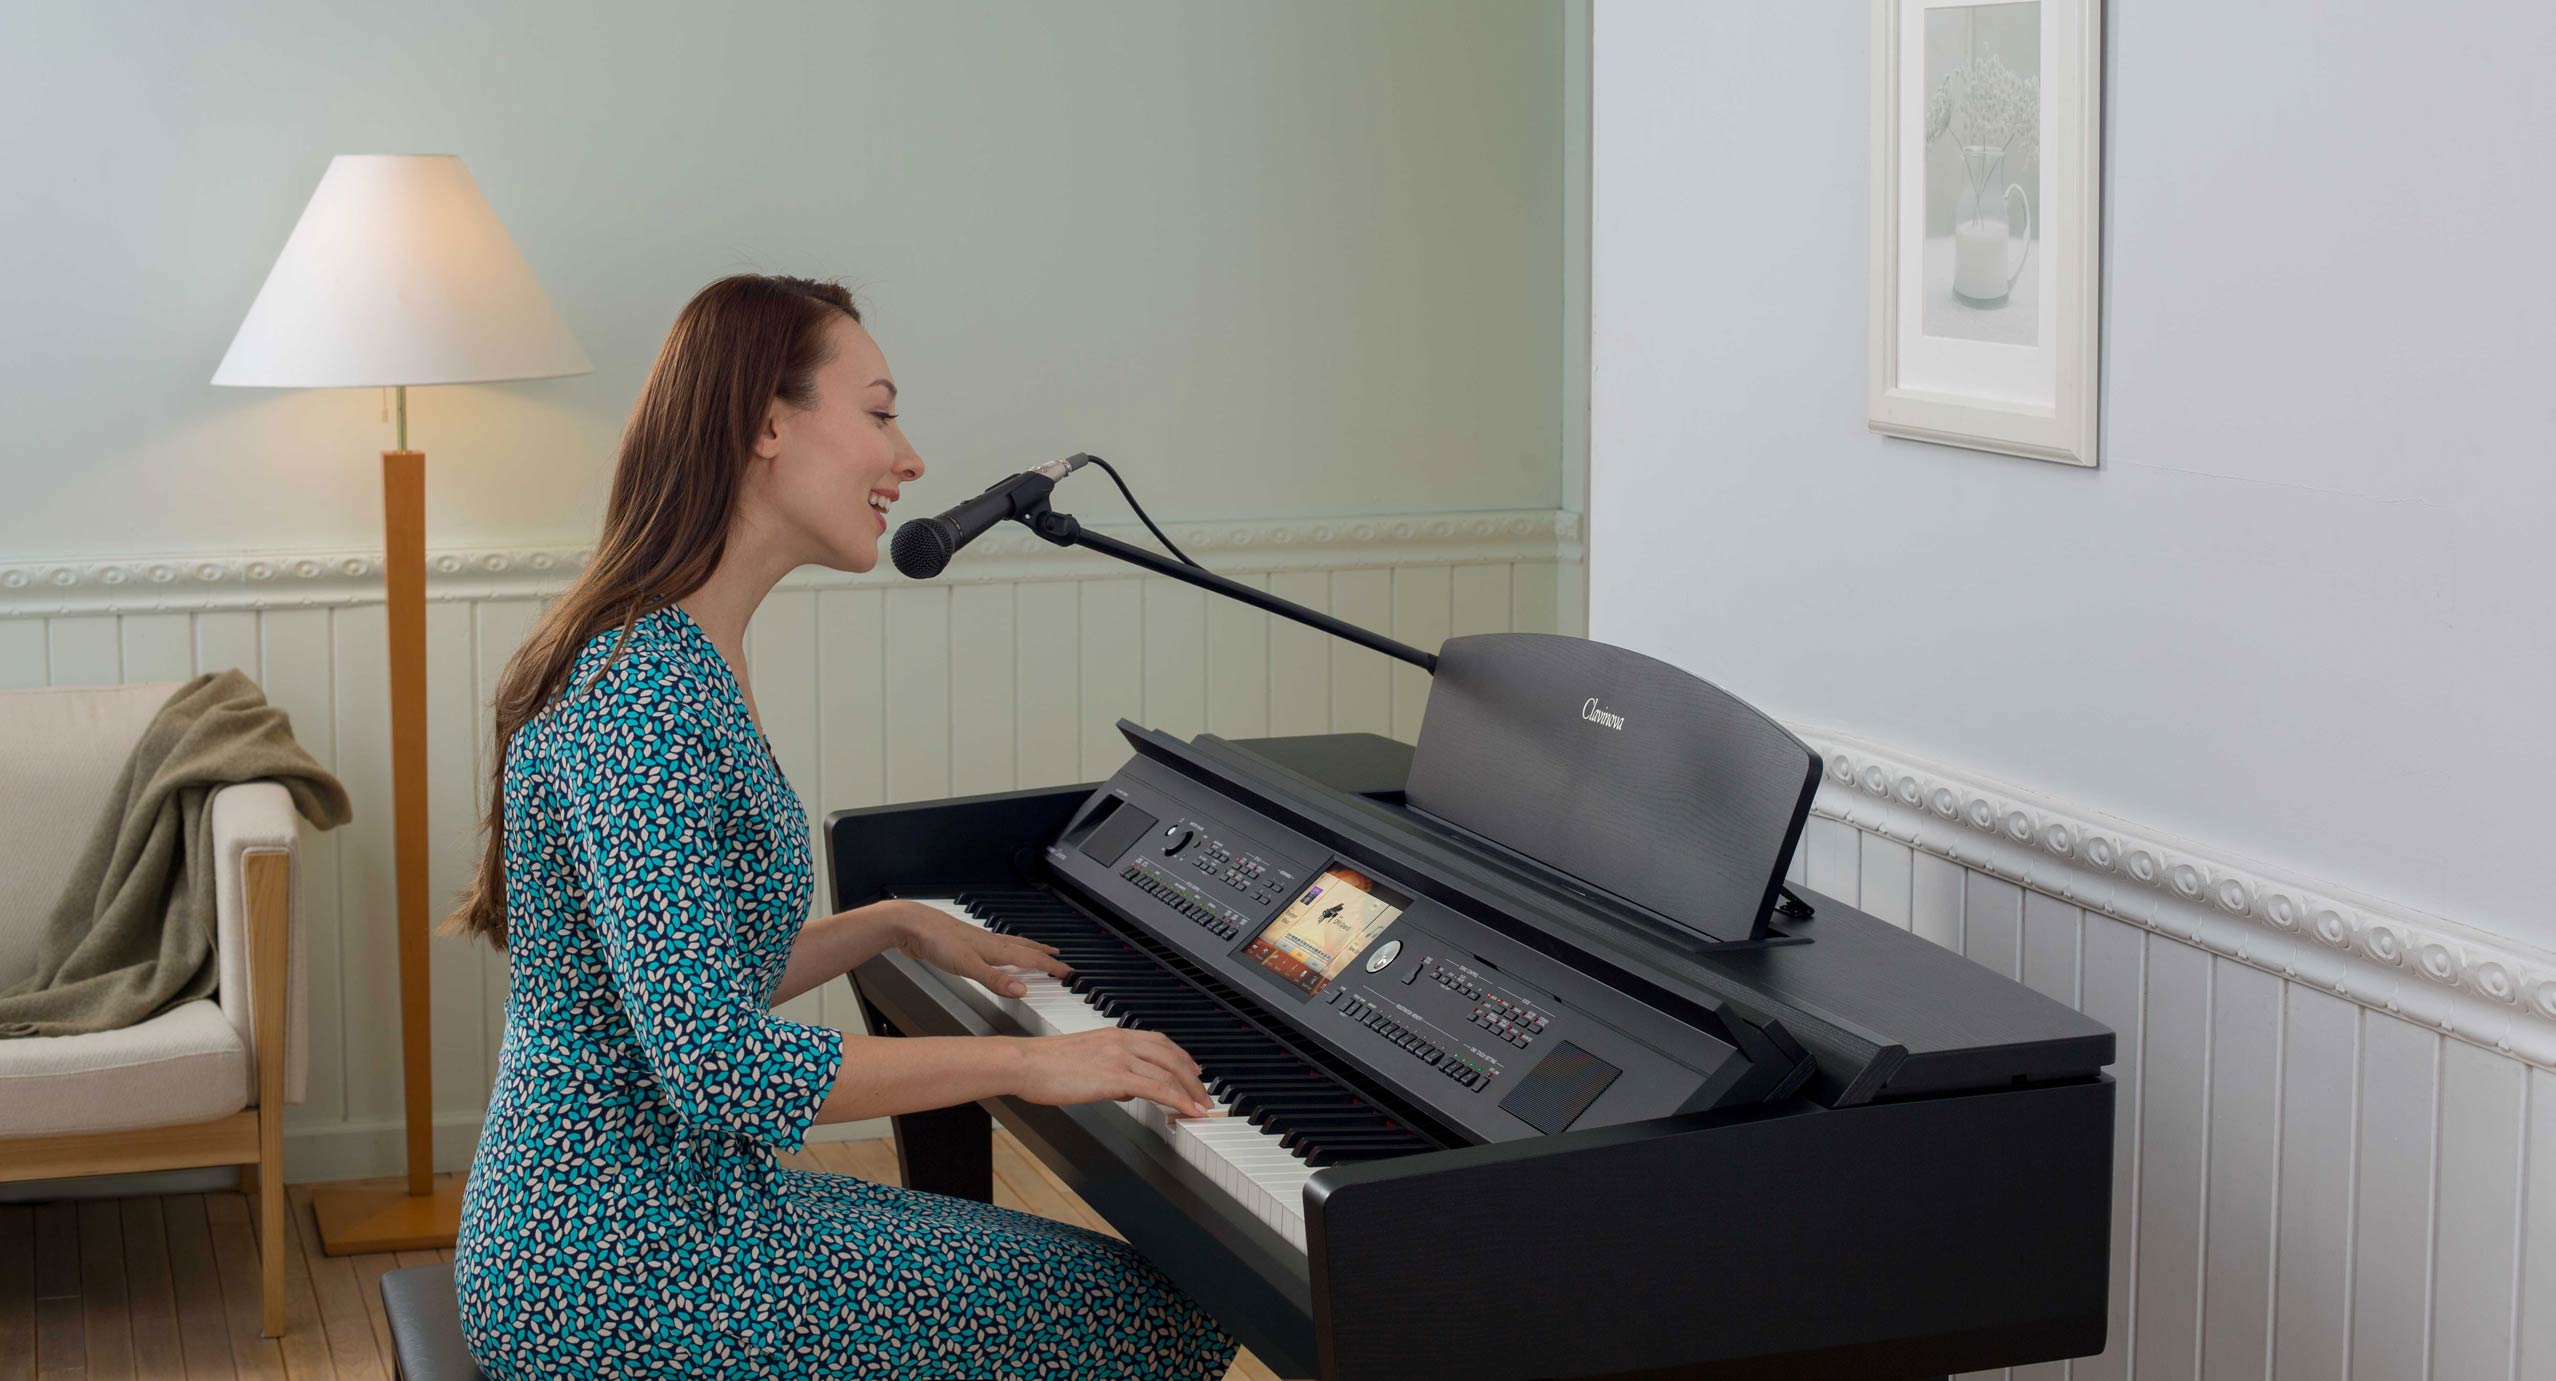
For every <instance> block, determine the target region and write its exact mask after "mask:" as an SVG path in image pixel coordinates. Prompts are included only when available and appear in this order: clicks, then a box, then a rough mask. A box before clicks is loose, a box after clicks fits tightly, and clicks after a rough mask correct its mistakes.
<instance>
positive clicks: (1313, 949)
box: [1243, 863, 1411, 997]
mask: <svg viewBox="0 0 2556 1381" xmlns="http://www.w3.org/2000/svg"><path fill="white" fill-rule="evenodd" d="M1409 905H1411V899H1410V898H1409V897H1406V896H1403V895H1401V894H1400V893H1397V892H1395V891H1394V890H1393V889H1391V888H1389V887H1386V886H1385V885H1384V884H1382V883H1380V882H1378V881H1376V880H1375V879H1374V878H1371V877H1369V876H1367V875H1366V874H1364V873H1361V872H1359V871H1358V870H1356V869H1354V868H1348V867H1343V866H1341V865H1339V864H1336V863H1335V864H1333V865H1332V866H1331V867H1329V868H1326V869H1324V870H1323V872H1322V876H1320V877H1318V878H1315V879H1314V880H1313V881H1312V882H1310V883H1308V884H1306V886H1305V890H1304V891H1303V892H1301V893H1298V894H1297V896H1296V899H1295V900H1294V901H1291V902H1289V903H1287V909H1286V910H1284V911H1281V912H1279V913H1278V916H1277V919H1275V920H1273V921H1271V922H1270V923H1269V924H1268V925H1265V926H1263V927H1261V930H1260V933H1259V934H1257V935H1254V936H1253V937H1251V943H1250V944H1248V945H1245V946H1244V947H1243V955H1244V957H1245V958H1248V959H1250V960H1251V961H1252V962H1253V963H1256V964H1258V965H1260V966H1261V967H1262V968H1265V969H1267V970H1269V971H1270V972H1271V973H1274V974H1276V975H1278V976H1279V977H1280V978H1283V979H1285V980H1286V981H1287V982H1289V983H1290V984H1293V985H1294V986H1295V987H1296V988H1298V989H1299V990H1301V991H1302V992H1303V993H1304V994H1305V996H1307V997H1311V996H1313V995H1314V994H1316V993H1319V992H1321V991H1322V990H1323V988H1324V987H1326V986H1328V985H1329V984H1330V982H1331V980H1333V979H1334V978H1337V977H1339V976H1340V974H1341V971H1342V970H1344V969H1346V968H1348V967H1349V965H1350V964H1351V963H1353V962H1354V961H1356V959H1357V958H1358V956H1359V954H1360V953H1362V952H1363V951H1364V950H1365V949H1366V948H1367V945H1368V944H1369V943H1370V942H1371V941H1373V940H1374V939H1375V938H1376V937H1377V936H1379V935H1381V934H1383V933H1384V931H1385V928H1386V927H1387V926H1390V925H1392V924H1393V923H1394V920H1395V918H1396V917H1399V916H1400V915H1401V914H1402V910H1403V908H1404V907H1407V906H1409Z"/></svg>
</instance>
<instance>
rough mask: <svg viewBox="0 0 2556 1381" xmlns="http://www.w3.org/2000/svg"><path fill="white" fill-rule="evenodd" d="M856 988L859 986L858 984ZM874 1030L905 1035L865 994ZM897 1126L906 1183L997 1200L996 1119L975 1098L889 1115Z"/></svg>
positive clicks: (982, 1200)
mask: <svg viewBox="0 0 2556 1381" xmlns="http://www.w3.org/2000/svg"><path fill="white" fill-rule="evenodd" d="M855 986H856V987H857V985H855ZM861 1015H862V1017H863V1018H864V1019H865V1020H867V1021H868V1022H869V1026H870V1032H871V1034H873V1035H879V1036H902V1035H904V1034H905V1033H904V1032H903V1031H900V1030H898V1029H897V1028H896V1025H895V1023H893V1022H891V1021H889V1020H888V1019H887V1017H886V1015H885V1014H883V1013H881V1012H880V1011H879V1009H878V1008H876V1007H873V1006H871V1005H870V1000H869V999H868V998H867V997H864V998H862V999H861ZM888 1122H889V1125H891V1126H893V1127H894V1128H895V1129H896V1168H897V1172H898V1174H900V1175H901V1176H903V1177H904V1180H905V1187H906V1188H908V1189H921V1190H926V1191H928V1192H930V1193H934V1194H947V1195H949V1196H950V1197H952V1198H955V1199H974V1200H975V1201H977V1202H978V1203H980V1204H990V1203H992V1202H994V1120H993V1119H992V1118H991V1117H988V1116H987V1115H986V1112H985V1109H983V1108H980V1107H978V1106H977V1105H975V1104H974V1103H963V1104H961V1105H959V1106H958V1107H955V1108H934V1109H933V1110H931V1111H930V1112H913V1113H907V1114H905V1115H904V1116H902V1117H891V1118H889V1119H888Z"/></svg>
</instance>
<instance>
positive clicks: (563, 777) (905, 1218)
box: [453, 605, 1234, 1381]
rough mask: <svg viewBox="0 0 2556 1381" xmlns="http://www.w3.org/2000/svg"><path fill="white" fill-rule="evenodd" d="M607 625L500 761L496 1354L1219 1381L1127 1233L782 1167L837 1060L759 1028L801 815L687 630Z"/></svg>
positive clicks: (572, 1371) (549, 1363) (469, 1299)
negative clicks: (504, 983)
mask: <svg viewBox="0 0 2556 1381" xmlns="http://www.w3.org/2000/svg"><path fill="white" fill-rule="evenodd" d="M618 633H619V630H617V629H610V630H606V631H605V632H603V633H600V634H598V635H596V636H595V637H594V638H593V639H592V640H591V641H589V642H588V643H587V645H586V646H585V647H584V648H583V649H581V651H580V653H579V656H578V661H577V670H576V675H575V678H574V679H573V680H572V681H571V683H570V686H569V689H568V690H566V691H564V692H563V693H562V694H561V695H560V696H559V697H558V698H557V699H555V700H554V701H552V703H551V704H550V705H549V706H547V707H546V708H545V709H544V710H543V711H542V712H541V713H540V714H539V715H537V716H535V717H534V719H533V720H532V721H531V722H530V723H528V724H526V725H525V726H524V727H523V729H521V730H520V731H519V732H517V733H516V735H515V736H514V740H513V741H512V742H511V743H509V744H507V745H506V773H505V849H506V912H507V918H508V929H509V932H510V934H509V948H508V953H507V964H508V973H509V978H510V983H511V988H510V991H509V994H508V997H507V1000H506V1036H505V1045H504V1048H503V1052H502V1053H501V1054H500V1056H499V1059H498V1071H497V1084H496V1088H495V1090H494V1093H493V1095H492V1097H491V1099H490V1103H489V1108H488V1116H487V1120H486V1123H485V1124H484V1126H483V1129H482V1131H481V1133H480V1142H479V1150H478V1153H477V1155H476V1156H475V1157H474V1158H473V1159H472V1161H471V1167H470V1179H469V1183H468V1186H467V1188H466V1190H465V1192H464V1196H463V1201H462V1223H461V1236H460V1240H459V1242H458V1243H457V1245H456V1247H455V1250H454V1253H453V1271H454V1277H455V1283H456V1285H457V1287H458V1289H459V1292H460V1299H461V1319H462V1331H463V1335H464V1337H465V1338H466V1339H467V1341H468V1343H469V1345H470V1351H471V1355H472V1357H473V1358H474V1359H476V1360H477V1361H478V1363H479V1365H480V1368H481V1369H482V1370H483V1371H485V1372H487V1373H488V1375H489V1376H491V1377H493V1378H496V1381H535V1378H540V1381H583V1379H584V1378H639V1377H646V1378H652V1379H653V1378H671V1377H723V1378H724V1377H793V1378H795V1377H847V1378H848V1377H862V1378H869V1377H878V1378H897V1377H918V1378H919V1377H1059V1378H1063V1377H1075V1378H1082V1377H1165V1378H1204V1377H1214V1376H1218V1375H1221V1374H1222V1373H1223V1372H1224V1370H1225V1368H1226V1367H1227V1366H1228V1365H1229V1364H1230V1362H1231V1361H1232V1358H1233V1353H1234V1344H1233V1343H1232V1341H1231V1340H1229V1339H1228V1338H1227V1337H1226V1336H1225V1334H1224V1332H1223V1331H1222V1330H1221V1329H1219V1328H1218V1327H1217V1326H1216V1325H1215V1323H1214V1322H1213V1321H1212V1320H1210V1319H1209V1318H1208V1317H1206V1315H1204V1314H1203V1313H1201V1312H1200V1311H1199V1309H1198V1308H1197V1306H1196V1305H1194V1304H1192V1303H1191V1302H1190V1301H1189V1300H1188V1299H1187V1297H1185V1296H1183V1295H1182V1294H1180V1293H1179V1292H1178V1290H1176V1289H1175V1288H1174V1287H1173V1286H1172V1285H1171V1283H1170V1282H1169V1281H1167V1280H1165V1279H1164V1278H1163V1276H1162V1274H1161V1273H1160V1272H1159V1271H1157V1270H1156V1269H1155V1268H1154V1267H1153V1266H1152V1264H1151V1263H1149V1262H1147V1261H1146V1260H1145V1259H1144V1258H1142V1257H1140V1256H1138V1255H1136V1254H1135V1253H1134V1252H1133V1251H1132V1250H1130V1249H1129V1248H1128V1247H1127V1246H1126V1245H1125V1244H1124V1243H1121V1242H1118V1241H1116V1240H1114V1239H1111V1238H1108V1237H1104V1236H1101V1235H1100V1234H1098V1233H1093V1232H1088V1231H1085V1230H1083V1229H1081V1228H1076V1227H1070V1226H1066V1225H1063V1224H1059V1223H1053V1222H1049V1221H1047V1220H1044V1219H1040V1218H1034V1217H1031V1216H1029V1215H1027V1214H1022V1213H1015V1212H1011V1211H1009V1210H1006V1209H1000V1208H994V1207H991V1206H989V1205H985V1204H978V1203H972V1202H968V1201H965V1200H959V1199H950V1198H944V1197H941V1196H939V1195H933V1194H923V1193H917V1192H913V1191H909V1190H904V1189H899V1188H896V1187H894V1186H890V1185H879V1184H872V1183H870V1182H868V1181H866V1180H861V1179H856V1178H853V1177H851V1176H848V1175H833V1174H825V1173H821V1172H816V1171H807V1170H794V1169H785V1168H783V1167H781V1166H779V1165H777V1164H776V1163H775V1162H774V1159H773V1157H774V1153H775V1152H779V1151H789V1150H795V1149H797V1148H798V1147H800V1146H801V1145H802V1144H804V1140H805V1137H806V1134H807V1129H808V1127H809V1125H810V1124H811V1123H812V1122H813V1121H814V1120H815V1117H816V1113H817V1108H818V1105H819V1104H821V1103H822V1102H824V1101H825V1097H826V1094H827V1093H828V1091H829V1090H831V1088H832V1087H833V1085H834V1079H835V1074H836V1072H837V1070H838V1069H839V1068H840V1067H841V1065H842V1062H843V1059H844V1056H845V1050H846V1044H845V1041H844V1038H843V1037H842V1035H840V1034H839V1033H837V1032H835V1031H832V1030H829V1029H827V1028H825V1027H821V1026H810V1025H806V1024H804V1023H800V1022H794V1021H787V1020H784V1019H782V1018H780V1017H777V1016H774V1015H773V1014H772V1012H771V1010H770V1008H771V997H772V994H773V992H774V990H775V988H776V987H777V985H778V984H779V983H780V980H781V975H782V971H783V970H784V968H786V967H787V965H788V962H789V956H790V948H791V945H792V943H793V941H794V939H795V938H796V937H797V935H798V932H799V926H800V924H801V922H802V921H803V920H804V919H805V917H806V915H807V910H808V898H809V894H810V891H811V889H812V887H813V882H814V879H813V875H812V874H811V872H810V869H809V839H808V817H807V813H806V809H805V807H804V806H803V805H802V804H801V802H800V800H799V798H798V796H797V795H796V794H795V793H794V792H793V791H792V790H791V788H790V784H789V782H788V781H787V780H785V779H784V778H783V776H782V774H781V770H780V766H779V764H778V763H776V762H775V761H774V759H773V756H772V750H771V745H770V744H769V743H768V742H766V741H765V739H764V737H763V735H762V733H761V732H760V731H759V730H758V729H757V728H756V727H755V725H754V722H753V719H752V717H751V716H750V715H749V714H748V712H747V710H746V706H745V698H744V694H743V691H742V690H741V689H740V688H739V687H738V685H737V683H736V680H735V678H734V677H733V676H732V675H731V674H730V672H729V670H728V665H727V662H726V661H725V659H723V658H722V657H721V656H720V655H719V652H718V650H717V648H715V647H714V646H712V644H711V642H710V639H709V637H708V636H707V635H706V634H704V633H703V632H702V631H701V628H700V626H699V625H698V624H696V623H694V622H693V620H692V617H691V615H689V614H687V613H685V612H684V611H683V610H682V609H681V608H680V607H679V606H674V605H669V606H667V607H665V608H663V609H660V610H657V611H655V612H653V613H650V614H648V615H646V616H644V617H642V618H641V619H640V620H639V621H638V623H637V625H636V627H635V628H634V629H633V630H632V632H631V635H630V638H629V640H628V641H627V643H626V644H625V645H624V646H622V647H621V649H620V651H619V653H618V655H617V656H611V655H609V654H611V653H612V644H613V642H614V641H615V639H616V638H617V637H618ZM598 671H600V672H601V678H600V680H595V679H594V678H595V675H596V673H597V672H598ZM589 681H593V684H591V685H590V684H588V683H589Z"/></svg>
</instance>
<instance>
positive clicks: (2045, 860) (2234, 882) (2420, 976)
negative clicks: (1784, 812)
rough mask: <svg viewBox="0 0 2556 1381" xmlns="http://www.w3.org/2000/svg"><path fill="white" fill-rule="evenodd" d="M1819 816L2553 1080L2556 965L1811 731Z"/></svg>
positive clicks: (2510, 943)
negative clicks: (2521, 1063) (1820, 764)
mask: <svg viewBox="0 0 2556 1381" xmlns="http://www.w3.org/2000/svg"><path fill="white" fill-rule="evenodd" d="M1799 732H1800V733H1801V734H1802V736H1803V737H1804V738H1805V739H1806V740H1808V741H1809V743H1810V745H1811V746H1812V747H1813V748H1814V749H1816V750H1817V751H1818V752H1819V754H1820V756H1821V757H1822V758H1823V759H1824V760H1825V761H1826V763H1827V775H1826V777H1825V779H1824V780H1823V781H1822V783H1821V790H1820V793H1819V797H1818V799H1817V801H1816V802H1815V803H1814V805H1813V807H1812V809H1813V811H1814V812H1815V813H1816V814H1819V815H1823V816H1826V817H1828V818H1830V819H1833V820H1837V821H1841V822H1843V823H1845V824H1848V825H1852V826H1854V827H1856V828H1858V829H1861V830H1866V831H1869V832H1872V833H1875V834H1880V835H1883V836H1885V837H1887V838H1890V839H1895V840H1898V841H1900V842H1902V843H1905V844H1907V845H1909V846H1910V847H1912V848H1916V849H1921V850H1924V851H1925V852H1928V853H1931V854H1935V855H1937V856H1938V857H1941V858H1945V859H1949V860H1951V861H1953V862H1956V863H1959V864H1961V865H1963V866H1964V867H1968V868H1974V869H1978V870H1979V871H1982V872H1986V873H1991V874H1994V875H1996V876H1998V877H2002V878H2005V879H2006V880H2008V881H2010V882H2014V883H2017V884H2019V885H2021V886H2024V887H2028V888H2031V889H2034V890H2036V891H2040V892H2045V893H2048V894H2050V895H2053V896H2056V897H2058V898H2060V899H2061V900H2063V901H2066V902H2070V903H2073V904H2075V905H2078V906H2082V907H2085V908H2087V909H2088V910H2091V911H2095V912H2099V913H2101V914H2103V915H2106V916H2111V917H2114V918H2116V919H2119V920H2122V921H2126V922H2129V923H2131V924H2133V925H2137V926H2140V927H2142V928H2145V929H2147V930H2151V931H2155V932H2157V933H2158V934H2162V935H2166V936H2169V937H2171V938H2174V939H2177V940H2181V941H2184V942H2186V943H2188V944H2192V945H2196V946H2199V947H2201V948H2204V949H2207V950H2209V951H2210V952H2211V953H2213V954H2219V955H2224V956H2226V957H2228V958H2231V959H2235V960H2238V961H2240V962H2242V963H2246V964H2251V965H2253V966H2254V967H2256V968H2260V969H2263V970H2265V971H2267V972H2270V973H2274V974H2278V975H2280V976H2281V977H2283V978H2287V979H2291V980H2293V981H2296V982H2300V983H2306V984H2309V985H2312V986H2314V987H2316V988H2319V989H2322V990H2324V991H2326V992H2330V993H2333V994H2334V995H2336V996H2337V997H2341V998H2345V999H2347V1000H2349V1001H2352V1002H2355V1003H2358V1004H2360V1005H2362V1006H2364V1007H2367V1008H2370V1009H2372V1010H2374V1011H2381V1012H2385V1013H2387V1014H2389V1015H2391V1016H2394V1017H2398V1018H2401V1019H2404V1020H2407V1021H2412V1022H2417V1023H2420V1024H2421V1025H2423V1026H2426V1027H2429V1028H2431V1029H2433V1030H2437V1031H2439V1032H2441V1033H2442V1034H2443V1035H2447V1036H2451V1037H2455V1038H2457V1039H2459V1040H2463V1041H2467V1042H2470V1043H2472V1044H2475V1045H2479V1046H2483V1047H2485V1048H2487V1049H2490V1050H2495V1051H2499V1052H2502V1053H2504V1054H2508V1055H2513V1056H2516V1057H2518V1058H2520V1059H2523V1060H2526V1061H2528V1062H2529V1063H2531V1064H2534V1065H2537V1066H2538V1067H2540V1068H2542V1069H2550V1070H2556V955H2551V954H2548V953H2546V952H2544V951H2541V950H2538V949H2536V948H2534V947H2532V946H2529V945H2527V944H2524V943H2522V942H2519V941H2515V940H2509V939H2504V938H2501V937H2497V936H2490V935H2486V934H2483V933H2480V932H2478V931H2476V930H2474V929H2472V928H2470V927H2467V926H2463V925H2460V924H2458V923H2457V922H2454V921H2449V920H2445V919H2442V918H2439V917H2435V916H2427V915H2423V914H2421V913H2418V912H2414V911H2411V910H2408V909H2406V908H2404V907H2400V906H2395V905H2392V904H2390V903H2387V902H2383V901H2378V900H2376V899H2373V898H2368V897H2363V896H2359V895H2356V894H2354V893H2351V892H2349V891H2347V890H2345V889H2342V888H2338V887H2335V886H2332V885H2330V884H2325V883H2319V882H2311V881H2305V880H2301V879H2295V878H2287V877H2281V876H2277V875H2275V874H2273V873H2271V872H2268V871H2265V870H2263V869H2261V868H2258V867H2254V866H2251V865H2247V864H2241V863H2237V862H2234V861H2232V860H2230V859H2227V858H2224V857H2220V856H2217V855H2214V854H2212V853H2210V852H2208V851H2206V850H2204V849H2201V848H2198V847H2195V846H2192V845H2189V844H2182V843H2169V842H2165V841H2164V840H2162V839H2160V838H2159V837H2157V836H2154V835H2148V834H2143V833H2140V832H2138V831H2136V830H2133V829H2130V828H2127V827H2124V826H2122V825H2118V824H2108V823H2101V822H2099V821H2098V820H2097V819H2096V818H2095V817H2093V816H2090V815H2089V814H2087V813H2086V812H2083V811H2076V810H2071V809H2069V808H2066V807H2062V806H2058V805H2055V804H2052V803H2051V802H2049V801H2046V800H2043V799H2041V798H2039V797H2036V796H2034V795H2032V794H2030V793H2028V792H2025V791H2023V790H2020V789H2018V788H2015V787H2010V786H1998V785H1991V784H1988V783H1985V782H1981V781H1977V780H1974V779H1970V778H1967V777H1964V776H1962V775H1960V774H1958V773H1955V772H1953V771H1951V770H1949V769H1946V768H1942V767H1937V766H1934V765H1931V764H1926V763H1923V762H1921V761H1920V760H1918V759H1915V758H1911V757H1908V756H1906V755H1903V754H1900V753H1897V752H1894V751H1891V750H1886V749H1882V748H1878V747H1875V746H1873V745H1871V744H1868V743H1864V742H1861V741H1859V740H1857V739H1854V738H1851V737H1849V736H1847V735H1844V734H1839V733H1834V732H1830V731H1827V730H1820V729H1811V728H1802V729H1800V730H1799Z"/></svg>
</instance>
